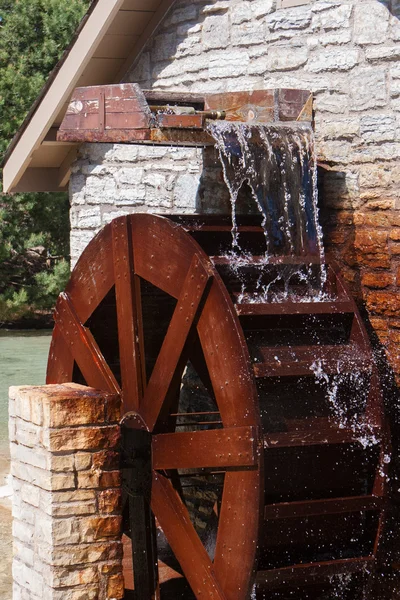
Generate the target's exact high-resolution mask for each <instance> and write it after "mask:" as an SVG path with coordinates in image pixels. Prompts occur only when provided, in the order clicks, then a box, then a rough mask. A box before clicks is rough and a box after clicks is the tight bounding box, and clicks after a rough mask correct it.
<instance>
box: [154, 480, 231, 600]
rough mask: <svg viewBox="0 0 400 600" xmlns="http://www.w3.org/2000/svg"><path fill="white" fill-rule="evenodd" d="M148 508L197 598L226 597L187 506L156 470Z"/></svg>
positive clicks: (223, 599)
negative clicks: (151, 511)
mask: <svg viewBox="0 0 400 600" xmlns="http://www.w3.org/2000/svg"><path fill="white" fill-rule="evenodd" d="M151 507H152V510H153V512H154V514H155V516H156V518H157V519H158V522H159V524H160V527H161V529H162V530H163V532H164V534H165V536H166V538H167V540H168V542H169V544H170V546H171V548H172V551H173V552H174V554H175V556H176V558H177V560H178V562H179V564H180V565H181V567H182V570H183V572H184V574H185V577H186V579H187V580H188V582H189V584H190V586H191V588H192V590H193V592H194V594H195V595H196V597H197V598H207V600H226V598H225V596H224V594H223V593H222V592H221V590H220V587H219V585H218V582H217V580H216V577H215V573H214V567H213V564H212V562H211V560H210V558H209V556H208V554H207V552H206V550H205V548H204V546H203V544H202V543H201V541H200V538H199V536H198V535H197V533H196V530H195V528H194V527H193V525H192V523H191V521H190V516H189V513H188V511H187V508H186V507H185V505H184V504H183V502H182V500H181V498H180V497H179V495H178V493H177V492H176V490H174V488H173V487H172V485H171V483H170V482H169V481H168V480H167V479H166V478H165V477H163V476H162V475H160V474H158V473H154V474H153V487H152V493H151Z"/></svg>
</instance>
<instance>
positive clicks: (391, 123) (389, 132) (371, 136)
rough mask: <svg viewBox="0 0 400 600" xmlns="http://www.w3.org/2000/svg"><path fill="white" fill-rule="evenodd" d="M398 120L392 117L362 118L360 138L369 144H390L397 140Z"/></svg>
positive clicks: (370, 116)
mask: <svg viewBox="0 0 400 600" xmlns="http://www.w3.org/2000/svg"><path fill="white" fill-rule="evenodd" d="M395 133H396V119H395V117H393V116H390V115H385V114H381V115H368V116H364V117H361V120H360V136H361V138H362V139H363V140H364V141H365V142H367V143H368V144H370V143H374V142H388V141H393V140H394V139H395Z"/></svg>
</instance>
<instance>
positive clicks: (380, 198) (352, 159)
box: [128, 0, 400, 373]
mask: <svg viewBox="0 0 400 600" xmlns="http://www.w3.org/2000/svg"><path fill="white" fill-rule="evenodd" d="M399 16H400V3H399V2H398V1H397V0H393V1H392V2H389V1H385V0H382V1H377V0H351V1H348V2H346V1H341V0H340V1H339V0H327V1H326V0H313V1H311V2H310V3H307V4H305V5H304V6H297V7H294V8H288V9H280V10H277V9H276V4H275V2H274V0H230V1H229V2H228V1H224V0H216V1H214V2H213V1H206V0H190V1H189V0H181V1H179V2H178V3H177V5H176V6H175V8H174V9H173V11H172V12H171V13H170V14H169V16H168V17H167V18H166V19H165V21H164V23H163V25H162V27H161V28H160V30H159V31H158V32H157V34H156V35H155V36H154V38H153V40H152V41H151V43H149V44H148V46H147V48H146V50H145V52H144V53H143V55H142V57H141V58H140V60H139V62H138V63H137V64H136V65H135V66H134V68H133V69H132V72H131V74H130V77H129V78H128V79H129V81H134V82H138V83H140V84H141V85H142V86H143V87H146V88H147V87H149V88H155V89H174V90H189V91H196V92H216V91H218V92H220V91H232V90H237V89H265V88H278V87H287V88H290V87H293V88H303V89H310V90H311V91H312V92H313V93H314V94H315V132H316V138H317V152H318V159H319V161H320V162H321V163H325V166H326V167H327V171H325V174H324V177H323V186H322V190H323V192H322V197H321V205H322V210H323V220H324V230H325V234H326V243H327V245H328V247H330V248H331V249H333V251H334V253H335V254H336V255H337V256H339V258H340V262H341V264H342V267H343V270H344V272H345V275H346V277H347V279H348V280H349V281H350V283H351V284H352V286H353V290H354V293H355V294H357V296H358V297H359V298H362V299H363V300H364V301H365V303H366V305H367V308H368V310H369V313H370V315H371V321H372V323H373V325H374V327H375V329H376V331H377V333H378V335H379V337H380V339H381V341H382V342H383V343H384V344H385V345H386V347H387V349H388V351H389V355H390V359H391V362H392V364H393V366H394V368H395V371H396V372H397V373H400V352H399V350H398V343H399V341H400V318H398V315H399V310H400V295H399V294H398V292H399V288H398V286H399V285H400V212H399V210H400V200H399V184H400V167H399V164H398V159H399V158H400V129H399V123H400V62H399V59H400V21H399Z"/></svg>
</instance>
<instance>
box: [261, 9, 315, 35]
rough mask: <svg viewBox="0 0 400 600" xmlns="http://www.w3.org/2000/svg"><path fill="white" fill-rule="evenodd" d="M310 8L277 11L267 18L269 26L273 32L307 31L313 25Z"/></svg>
mask: <svg viewBox="0 0 400 600" xmlns="http://www.w3.org/2000/svg"><path fill="white" fill-rule="evenodd" d="M311 18H312V13H311V8H310V6H299V7H296V8H292V9H284V10H277V11H276V12H275V13H273V14H272V15H270V16H269V17H267V20H266V22H267V25H268V27H269V29H270V30H271V31H276V30H279V29H283V30H292V29H305V28H306V27H308V26H309V25H310V24H311Z"/></svg>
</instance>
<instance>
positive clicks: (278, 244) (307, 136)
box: [207, 121, 326, 301]
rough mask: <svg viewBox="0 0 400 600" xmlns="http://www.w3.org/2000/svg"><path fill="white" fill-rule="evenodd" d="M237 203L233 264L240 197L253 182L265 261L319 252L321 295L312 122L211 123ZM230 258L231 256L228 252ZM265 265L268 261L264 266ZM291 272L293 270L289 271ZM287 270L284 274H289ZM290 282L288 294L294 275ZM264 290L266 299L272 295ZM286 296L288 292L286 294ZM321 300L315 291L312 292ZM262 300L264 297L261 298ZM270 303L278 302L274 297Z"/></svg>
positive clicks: (321, 257)
mask: <svg viewBox="0 0 400 600" xmlns="http://www.w3.org/2000/svg"><path fill="white" fill-rule="evenodd" d="M207 129H208V132H209V133H210V134H211V135H212V136H213V138H214V140H215V145H216V148H217V150H218V153H219V157H220V160H221V164H222V169H223V175H224V180H225V183H226V185H227V187H228V189H229V193H230V200H231V205H232V252H231V256H230V258H231V262H232V265H235V266H236V265H238V259H239V260H240V255H241V254H242V251H241V248H240V234H239V228H238V224H237V214H238V197H239V192H240V190H241V188H242V187H243V185H245V184H247V186H248V187H249V189H250V191H251V196H252V198H253V199H254V201H255V205H256V207H257V210H258V213H259V214H260V215H261V226H262V228H263V230H264V235H265V242H266V252H265V256H264V257H260V258H261V259H262V258H264V260H265V263H264V264H265V265H267V264H269V262H270V259H271V257H276V256H296V257H309V256H313V257H315V258H316V259H319V263H320V265H321V267H320V282H319V285H318V292H317V295H319V294H320V293H321V290H322V289H323V286H324V284H325V281H326V270H325V265H324V263H325V254H324V247H323V241H322V230H321V227H320V224H319V218H318V203H317V200H318V192H317V162H316V155H315V152H314V136H313V131H312V128H311V127H310V126H309V125H307V124H296V125H286V124H279V125H275V124H270V125H259V124H257V125H256V124H248V123H238V122H234V123H232V122H223V121H222V122H221V121H218V122H210V123H209V125H208V127H207ZM228 258H229V256H228ZM259 266H260V269H262V268H263V265H262V264H260V265H259ZM285 274H287V271H286V273H285ZM285 274H284V275H285ZM294 274H297V275H298V274H299V271H298V270H297V271H296V270H295V271H294V272H293V266H292V273H290V274H289V275H290V276H289V280H288V281H287V283H285V282H283V283H284V287H285V293H284V295H283V297H281V296H279V297H278V298H277V300H276V301H280V300H282V299H285V298H286V297H287V294H286V292H287V288H288V287H289V283H290V278H292V277H293V275H294ZM268 292H269V289H268V290H266V291H265V290H263V294H264V295H263V297H264V296H265V294H267V295H268ZM285 294H286V296H285ZM309 295H310V298H315V296H316V292H315V290H314V289H313V290H310V294H309ZM261 301H262V300H261ZM269 301H275V300H274V299H273V298H272V300H271V299H269Z"/></svg>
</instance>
